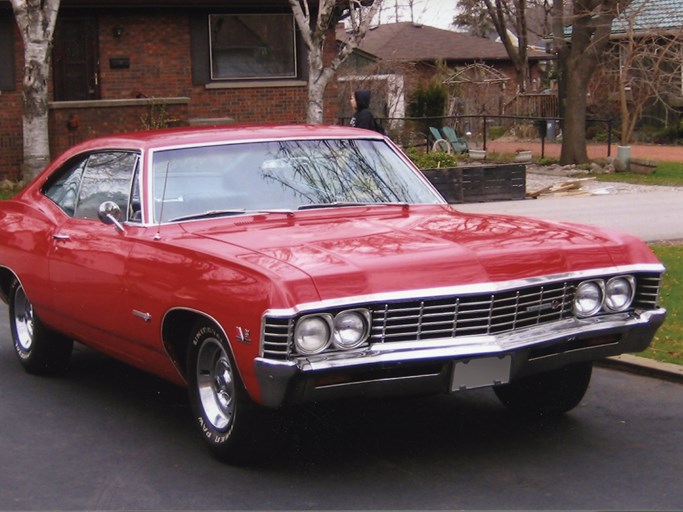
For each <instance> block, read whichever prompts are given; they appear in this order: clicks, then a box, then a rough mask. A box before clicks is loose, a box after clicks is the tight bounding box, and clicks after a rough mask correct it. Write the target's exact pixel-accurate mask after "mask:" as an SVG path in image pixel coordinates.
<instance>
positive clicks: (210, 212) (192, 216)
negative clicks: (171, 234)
mask: <svg viewBox="0 0 683 512" xmlns="http://www.w3.org/2000/svg"><path fill="white" fill-rule="evenodd" d="M245 213H247V210H245V209H244V208H238V209H232V210H207V211H205V212H201V213H190V214H188V215H181V216H180V217H175V218H173V219H171V220H169V221H167V222H180V221H183V220H194V219H210V218H212V217H222V216H226V217H227V216H230V215H243V214H245Z"/></svg>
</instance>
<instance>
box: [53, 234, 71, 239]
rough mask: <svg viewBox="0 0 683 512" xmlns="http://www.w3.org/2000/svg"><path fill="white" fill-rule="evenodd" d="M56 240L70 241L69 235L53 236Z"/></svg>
mask: <svg viewBox="0 0 683 512" xmlns="http://www.w3.org/2000/svg"><path fill="white" fill-rule="evenodd" d="M52 238H53V239H54V240H70V237H69V235H52Z"/></svg>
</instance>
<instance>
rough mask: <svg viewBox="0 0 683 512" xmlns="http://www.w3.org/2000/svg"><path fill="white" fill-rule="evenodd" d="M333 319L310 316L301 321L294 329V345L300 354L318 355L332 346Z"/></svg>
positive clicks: (325, 316) (328, 316) (322, 316)
mask: <svg viewBox="0 0 683 512" xmlns="http://www.w3.org/2000/svg"><path fill="white" fill-rule="evenodd" d="M331 338H332V317H331V316H330V315H310V316H305V317H303V318H301V320H299V322H298V323H297V324H296V328H295V329H294V345H295V346H296V350H297V352H299V353H300V354H317V353H319V352H322V351H323V350H325V349H326V348H327V346H328V345H329V344H330V340H331Z"/></svg>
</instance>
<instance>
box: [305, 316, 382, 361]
mask: <svg viewBox="0 0 683 512" xmlns="http://www.w3.org/2000/svg"><path fill="white" fill-rule="evenodd" d="M369 335H370V312H369V311H368V310H367V309H348V310H345V311H340V312H339V313H337V314H336V315H332V314H329V313H320V314H313V315H306V316H303V317H301V318H300V319H299V321H298V322H297V324H296V327H295V328H294V345H295V347H296V351H297V352H298V353H299V354H304V355H311V354H318V353H320V352H322V351H323V350H325V349H326V348H328V347H329V346H334V347H335V348H337V349H339V350H351V349H353V348H356V347H358V346H360V345H362V344H363V343H364V342H365V341H366V340H367V339H368V336H369Z"/></svg>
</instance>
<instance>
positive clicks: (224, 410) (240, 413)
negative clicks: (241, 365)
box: [187, 322, 255, 459]
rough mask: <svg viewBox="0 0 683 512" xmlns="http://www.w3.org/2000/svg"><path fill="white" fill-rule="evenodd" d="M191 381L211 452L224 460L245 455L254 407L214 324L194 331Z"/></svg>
mask: <svg viewBox="0 0 683 512" xmlns="http://www.w3.org/2000/svg"><path fill="white" fill-rule="evenodd" d="M187 356H188V357H187V363H188V364H187V383H188V391H189V396H190V405H191V406H192V412H193V414H194V418H195V422H196V424H197V426H198V427H199V430H200V432H201V434H202V437H203V438H204V440H205V441H206V443H207V444H208V446H209V448H210V449H211V451H212V452H213V453H214V454H216V455H217V456H219V457H220V458H222V459H237V458H241V457H242V456H243V455H244V454H245V450H246V445H247V441H248V440H249V439H248V429H249V428H250V425H249V423H250V419H251V416H252V410H253V408H254V407H255V406H254V405H253V404H252V403H251V402H250V400H249V398H248V396H247V393H246V390H245V389H244V387H243V385H242V382H241V380H240V378H239V375H238V373H237V368H236V366H235V363H234V361H233V358H232V356H231V355H230V353H229V351H228V344H227V340H226V339H225V336H224V335H223V334H222V333H221V332H220V331H219V330H218V329H217V328H216V327H215V326H214V325H213V324H211V323H209V322H200V323H199V324H198V325H197V326H196V327H195V329H194V330H193V332H192V336H191V338H190V343H189V346H188V354H187Z"/></svg>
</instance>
